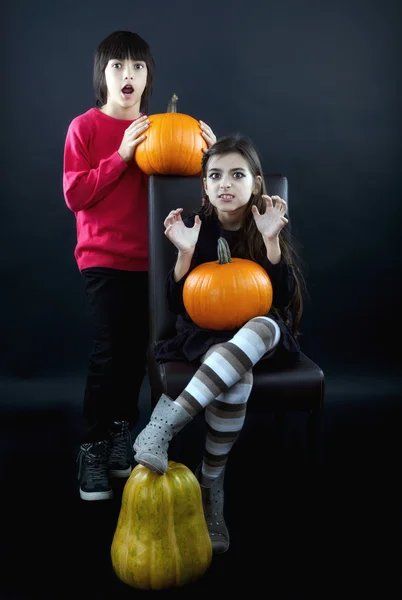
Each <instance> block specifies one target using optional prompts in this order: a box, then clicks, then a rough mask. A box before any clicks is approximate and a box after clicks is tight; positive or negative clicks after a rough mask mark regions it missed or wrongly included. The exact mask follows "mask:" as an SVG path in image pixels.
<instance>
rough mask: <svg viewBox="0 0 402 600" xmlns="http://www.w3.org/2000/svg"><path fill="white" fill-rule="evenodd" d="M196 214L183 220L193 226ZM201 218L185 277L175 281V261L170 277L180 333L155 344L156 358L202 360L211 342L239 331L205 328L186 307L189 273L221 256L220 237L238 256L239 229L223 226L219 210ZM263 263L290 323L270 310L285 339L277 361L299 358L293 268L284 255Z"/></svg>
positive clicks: (172, 306) (170, 296) (168, 282)
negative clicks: (274, 261) (291, 308)
mask: <svg viewBox="0 0 402 600" xmlns="http://www.w3.org/2000/svg"><path fill="white" fill-rule="evenodd" d="M194 218H195V215H194V214H193V215H190V216H188V217H185V218H184V219H183V222H184V224H185V225H186V226H187V227H192V226H193V225H194ZM201 219H202V225H201V229H200V233H199V236H198V241H197V244H196V247H195V251H194V255H193V258H192V261H191V266H190V269H189V271H188V273H187V274H186V276H184V277H182V279H181V280H180V281H178V282H175V280H174V277H173V272H174V266H175V265H173V266H172V268H171V270H170V271H169V273H168V276H167V278H166V287H165V293H166V302H167V304H168V307H169V310H170V311H171V312H172V313H174V314H176V315H177V319H176V332H177V335H175V336H174V337H172V338H170V339H167V340H161V341H159V342H157V343H156V344H155V347H154V350H153V351H154V354H155V358H156V360H157V361H158V362H160V363H162V362H166V361H186V362H193V361H195V362H199V360H200V357H201V356H203V355H204V354H205V352H207V350H208V349H209V347H210V346H212V345H213V344H218V343H223V342H227V341H228V340H230V339H231V338H232V337H233V336H234V334H235V333H236V332H237V331H238V329H234V330H232V331H228V330H226V331H215V330H211V329H202V328H201V327H198V325H196V324H195V323H194V321H192V319H191V318H190V317H189V315H188V314H187V312H186V309H185V308H184V304H183V286H184V282H185V280H186V278H187V276H188V274H189V273H190V272H191V271H192V270H193V269H194V268H195V267H196V266H197V265H199V264H201V263H205V262H210V261H216V260H217V247H218V238H219V237H223V238H225V239H226V241H227V242H228V244H229V248H230V251H231V253H232V257H233V258H235V257H236V250H235V246H236V243H237V239H238V235H239V232H238V231H227V230H225V229H223V227H222V225H221V224H220V222H219V220H218V218H217V217H216V215H215V214H213V215H211V216H209V217H205V216H202V217H201ZM260 264H261V266H262V267H263V268H264V269H265V270H266V272H267V273H268V276H269V277H270V279H271V283H272V288H273V300H272V305H273V306H274V307H276V308H277V309H281V310H282V312H284V313H285V320H286V324H285V320H284V319H282V318H280V317H278V316H276V315H275V316H274V315H273V314H272V312H269V313H267V315H266V316H269V317H271V318H272V319H273V320H275V321H276V322H277V323H278V326H279V328H280V330H281V339H280V342H279V344H278V346H277V348H276V350H275V354H274V357H275V362H276V361H278V360H279V362H280V363H282V364H289V363H294V362H297V361H298V360H299V357H300V346H299V343H298V341H297V340H296V339H295V338H294V336H293V335H292V331H291V325H292V318H291V313H290V311H289V310H286V307H287V306H288V304H289V302H290V299H291V294H292V289H293V277H292V275H291V272H290V269H289V268H288V266H287V264H286V263H285V261H284V260H283V258H282V260H281V261H280V262H279V263H278V264H276V265H273V264H272V263H271V262H270V261H269V260H268V259H265V260H264V261H263V262H261V263H260Z"/></svg>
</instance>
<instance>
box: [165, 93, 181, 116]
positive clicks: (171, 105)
mask: <svg viewBox="0 0 402 600" xmlns="http://www.w3.org/2000/svg"><path fill="white" fill-rule="evenodd" d="M178 99H179V98H178V97H177V96H176V94H173V96H172V97H171V99H170V100H169V104H168V108H167V112H168V113H171V112H172V113H175V112H177V106H176V104H177V101H178Z"/></svg>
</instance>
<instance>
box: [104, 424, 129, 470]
mask: <svg viewBox="0 0 402 600" xmlns="http://www.w3.org/2000/svg"><path fill="white" fill-rule="evenodd" d="M109 435H110V452H109V463H108V468H109V476H110V477H128V476H129V475H130V473H131V471H132V468H133V464H134V451H133V445H132V442H131V432H130V426H129V423H128V421H113V423H112V425H111V426H110V427H109Z"/></svg>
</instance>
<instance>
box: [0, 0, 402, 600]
mask: <svg viewBox="0 0 402 600" xmlns="http://www.w3.org/2000/svg"><path fill="white" fill-rule="evenodd" d="M400 21H401V9H400V5H399V3H398V2H396V1H392V0H385V1H383V2H378V1H377V2H376V1H374V0H366V1H364V0H349V1H345V0H340V1H339V2H319V1H318V0H305V1H304V2H299V1H298V0H284V1H281V2H275V3H274V2H269V1H267V2H262V0H249V1H248V2H241V1H239V0H234V1H232V2H228V1H223V2H211V1H209V0H207V1H204V2H199V3H194V4H192V3H190V2H186V1H183V0H178V1H177V2H175V3H170V2H161V1H157V2H156V1H151V0H150V1H149V2H146V3H136V2H128V3H112V2H105V1H104V0H98V2H96V3H95V2H89V1H88V0H81V1H79V2H78V1H77V0H74V1H72V2H65V3H57V2H51V1H50V0H44V1H42V2H28V1H27V0H15V1H14V2H13V3H12V4H11V3H9V4H8V5H3V8H2V47H3V52H2V64H3V89H2V105H3V110H2V117H3V118H2V135H1V137H2V160H1V172H2V177H1V187H2V189H1V209H2V210H1V215H2V218H1V219H0V240H1V253H0V265H1V271H0V273H1V294H0V332H1V334H0V377H1V382H2V385H1V387H0V394H1V417H2V419H1V422H2V437H1V440H2V442H1V443H2V451H3V452H2V454H3V457H4V459H5V460H4V469H3V475H4V477H3V484H2V490H3V492H2V493H3V494H4V496H5V503H6V505H7V508H8V509H9V510H10V517H9V518H8V517H7V516H6V520H7V521H8V522H9V523H10V522H12V521H13V520H14V519H15V520H16V524H15V528H14V529H13V527H11V528H10V533H9V534H8V530H7V534H6V535H5V537H4V551H5V553H6V554H7V556H8V559H9V566H8V567H7V569H6V577H5V579H4V580H3V582H4V589H5V592H4V594H5V595H4V598H20V597H21V598H31V597H41V598H45V597H46V598H47V597H49V598H60V597H61V596H62V593H63V585H65V583H66V580H68V581H69V582H70V584H71V586H72V588H74V589H77V593H78V591H79V590H80V589H81V590H84V593H85V597H88V598H92V597H94V598H103V597H105V598H106V597H108V598H109V597H117V596H116V594H118V593H121V594H122V597H123V594H124V593H125V592H126V590H124V592H123V591H121V588H119V587H118V585H117V584H115V582H113V583H111V582H112V581H113V580H112V578H111V579H110V581H109V579H108V582H109V583H108V585H109V587H108V585H106V584H105V583H104V582H102V579H101V578H102V573H103V572H104V568H103V571H102V568H101V567H99V569H97V568H96V564H97V563H96V560H95V559H93V560H92V561H90V564H91V568H93V569H94V570H93V572H90V573H87V572H86V570H85V561H88V556H91V552H93V549H94V544H93V542H91V537H90V532H91V531H92V533H93V532H94V531H101V529H102V519H103V517H102V518H99V520H98V518H97V516H96V515H97V514H98V513H99V514H100V511H102V510H106V509H105V508H104V507H99V506H97V507H87V506H85V507H80V508H78V503H77V501H76V499H75V494H76V490H73V487H74V482H75V472H74V469H75V464H74V460H75V451H76V448H75V442H76V439H75V437H74V436H75V435H76V427H78V426H77V425H76V423H77V419H79V418H80V415H79V410H80V403H81V396H82V388H83V382H84V374H85V366H86V357H87V353H88V349H89V333H88V323H87V319H86V307H85V298H84V293H83V288H82V284H81V280H80V276H79V273H78V271H77V268H76V264H75V261H74V258H73V250H74V245H75V221H74V215H73V214H72V213H71V212H70V211H69V210H68V209H67V207H66V205H65V203H64V199H63V194H62V160H63V146H64V139H65V135H66V132H67V128H68V125H69V123H70V121H71V120H72V119H73V118H74V117H75V116H76V115H78V114H80V113H82V112H84V111H86V110H87V109H88V108H90V107H91V106H93V104H94V96H93V89H92V65H93V55H94V51H95V48H96V46H97V45H98V43H99V42H100V41H101V40H102V39H103V38H104V37H105V36H106V35H108V34H109V33H111V32H112V31H114V30H116V29H129V30H132V31H136V32H138V33H139V34H140V35H141V36H143V37H144V38H145V39H146V40H147V41H148V42H149V44H150V45H151V48H152V51H153V54H154V57H155V61H156V68H157V70H156V78H155V85H154V93H153V96H152V100H151V106H150V111H149V113H150V114H151V113H156V112H164V111H165V110H166V107H167V102H168V100H169V98H170V97H171V95H172V94H173V93H176V94H177V95H178V97H179V105H178V108H179V111H180V112H185V113H188V114H191V115H192V116H194V117H195V118H197V119H202V120H204V121H205V122H207V123H208V124H209V125H210V126H211V127H212V129H213V130H214V132H215V133H216V135H217V136H219V135H223V134H227V133H231V132H234V131H240V132H241V133H244V134H246V135H248V136H249V137H251V138H252V139H253V140H254V142H255V143H256V145H257V147H258V149H259V151H260V155H261V157H262V161H263V165H264V169H265V171H266V172H275V173H278V172H281V173H283V174H285V175H286V176H287V177H288V180H289V198H290V215H291V219H292V223H293V231H294V233H295V234H296V236H297V238H298V239H299V241H300V243H301V246H302V257H303V259H304V262H305V264H306V280H307V287H308V290H309V297H308V299H307V300H306V307H305V314H304V320H303V337H302V345H303V349H304V351H305V352H306V353H307V354H308V355H309V356H310V357H311V358H312V359H313V360H315V361H316V362H317V363H318V364H319V365H320V366H321V367H322V368H323V370H324V373H325V374H326V376H327V402H326V407H325V410H324V438H323V446H324V450H325V462H324V479H325V482H326V486H327V487H326V490H327V491H326V493H325V499H326V502H327V504H326V505H325V504H324V509H325V510H324V509H323V510H324V514H325V515H326V517H325V519H324V522H325V526H323V527H321V529H320V531H321V532H322V533H323V537H322V540H321V543H324V544H325V552H329V554H331V552H332V551H333V552H334V554H333V556H332V555H331V558H328V561H325V560H324V563H325V565H326V567H327V568H329V571H328V572H327V571H325V572H327V573H329V575H328V574H327V576H326V579H325V582H326V583H324V584H323V585H326V584H328V590H329V589H330V588H331V589H332V588H333V586H335V585H336V584H337V582H338V584H339V585H341V584H340V583H339V582H340V581H343V577H344V576H345V577H346V575H345V573H348V574H349V575H350V574H351V573H354V568H355V566H354V562H353V557H354V556H356V555H357V556H363V557H364V560H365V561H366V562H365V565H366V567H365V568H363V567H362V570H361V571H358V573H359V575H356V577H355V580H354V581H355V586H356V589H357V590H358V589H359V585H360V586H361V585H363V582H364V581H366V583H367V586H368V588H370V587H371V589H372V588H373V585H374V581H373V579H372V578H373V577H374V578H375V582H376V583H378V585H379V589H385V588H381V586H386V587H387V586H388V587H387V589H389V590H391V588H392V591H389V592H387V593H385V592H384V595H383V597H384V598H387V599H388V598H396V597H398V594H397V593H396V592H395V591H394V590H395V589H396V587H395V585H396V580H397V579H398V578H399V576H398V573H399V571H395V570H394V569H393V564H394V563H393V560H394V559H396V557H399V558H400V536H399V528H400V517H399V515H400V512H399V505H400V496H399V495H398V494H397V493H396V489H397V487H398V484H399V482H400V473H401V465H400V453H401V443H400V438H401V385H400V383H401V378H400V374H401V352H400V338H401V318H400V306H401V301H402V295H401V260H400V257H401V246H400V235H401V234H400V227H401V218H400V214H401V211H400V202H401V194H400V183H401V169H400V164H399V160H400V155H401V153H400V150H401V141H400V140H401V138H400V135H399V124H400V100H399V99H400V95H399V90H400V82H401V68H400V50H401V41H400ZM146 385H147V384H146V382H145V383H144V395H143V400H142V402H143V416H144V419H146V416H147V414H148V411H149V396H148V393H147V388H146ZM346 481H347V482H348V483H347V484H346ZM328 486H330V487H328ZM328 490H331V491H328ZM333 493H337V494H339V496H338V495H337V496H336V498H337V499H336V500H335V499H334V498H335V497H334V496H333ZM345 494H346V495H347V496H349V498H350V500H349V502H350V504H349V503H348V502H347V501H346V499H345V498H346V496H345ZM340 498H341V499H340ZM378 498H379V499H378ZM332 500H333V502H332ZM296 504H297V502H296ZM116 506H117V505H116ZM116 506H115V509H116ZM62 507H63V508H62ZM53 509H54V511H55V512H54V514H53V515H52V516H51V510H53ZM90 510H92V512H90ZM80 511H81V512H80ZM82 511H85V515H86V516H84V513H83V512H82ZM351 511H352V512H351ZM87 513H88V514H89V515H91V516H90V517H88V516H87ZM4 514H5V515H7V514H8V513H7V512H6V513H4ZM290 514H293V515H294V514H295V512H294V511H292V508H290ZM320 514H321V513H320ZM38 515H39V517H37V516H38ZM94 515H95V516H94ZM327 517H328V518H327ZM88 518H89V519H93V525H92V527H93V530H91V528H90V527H89V529H88V530H87V531H86V532H85V524H88V520H87V519H88ZM300 519H301V521H300V522H303V518H302V517H300ZM66 520H70V521H71V522H73V523H74V522H75V523H76V525H77V527H76V530H74V529H73V531H77V532H79V535H78V534H77V535H76V534H75V533H72V532H71V531H72V530H71V529H70V528H69V526H67V525H66ZM70 521H69V522H70ZM113 524H114V521H113V518H112V519H111V520H110V521H109V531H113ZM98 525H99V529H98ZM87 526H88V525H87ZM328 527H329V530H328ZM356 527H357V529H356ZM106 530H107V527H106ZM296 530H297V526H296V525H295V521H294V520H291V525H289V527H288V529H287V535H288V536H289V535H290V536H291V533H290V532H294V531H296ZM13 531H14V534H13V533H12V532H13ZM327 531H328V534H327ZM83 532H85V533H83ZM278 536H279V538H281V539H283V538H282V536H281V534H280V533H278ZM40 538H42V539H44V540H45V545H46V549H45V550H44V551H43V550H39V549H38V543H39V541H40ZM66 538H67V539H70V542H71V544H72V545H71V549H70V550H69V551H68V553H67V551H64V542H65V539H66ZM331 538H332V539H331ZM323 540H324V541H323ZM374 540H376V541H374ZM332 541H333V543H332ZM241 543H245V542H241ZM96 545H98V547H99V544H95V546H96ZM300 547H301V548H302V544H301V546H300ZM248 550H249V549H246V552H248ZM242 551H244V548H242ZM43 552H44V554H43ZM233 552H234V551H233ZM325 552H324V551H323V552H322V553H321V552H318V553H317V556H318V555H319V556H320V557H321V558H323V555H325ZM345 552H346V554H347V556H348V557H349V558H350V562H348V566H345V563H344V562H342V561H339V557H341V556H345ZM58 553H59V556H60V560H58ZM77 553H78V554H77ZM106 554H107V553H106ZM106 554H105V556H106ZM74 556H75V557H76V558H75V560H74ZM77 556H78V558H77ZM227 556H228V558H227V559H226V560H227V561H228V562H227V565H228V566H227V567H226V570H227V572H226V574H225V578H226V579H225V581H226V583H225V585H227V586H229V583H228V577H229V574H230V576H231V577H232V578H235V576H236V574H235V573H233V569H232V568H231V567H229V565H230V564H231V563H230V554H228V555H227ZM239 556H240V555H239ZM260 556H261V555H260ZM281 556H282V555H281ZM302 556H303V551H301V553H300V555H299V554H297V553H295V561H294V562H293V563H291V564H290V565H289V571H290V573H291V572H292V569H293V570H294V568H295V565H296V564H298V560H300V558H301V557H302ZM315 558H317V557H316V556H315ZM237 559H238V560H239V565H240V564H243V567H244V569H245V571H246V572H247V569H248V568H250V569H251V566H250V567H246V566H245V563H244V560H245V558H244V557H240V558H238V556H237V555H236V556H235V558H234V560H237ZM278 560H279V559H278ZM281 560H282V559H281ZM106 562H107V561H106ZM279 562H280V564H281V566H282V567H283V568H284V572H285V571H287V570H286V569H285V562H286V558H285V554H284V555H283V562H281V561H279ZM324 563H320V565H321V566H320V569H318V567H317V564H318V563H315V564H316V566H314V565H313V564H312V565H310V571H308V572H309V576H308V577H305V578H302V580H301V583H300V586H299V587H297V578H296V581H293V583H294V585H295V588H297V590H298V591H297V592H295V596H294V597H295V598H302V597H304V591H305V590H306V586H307V585H308V586H310V585H312V581H315V582H317V581H318V579H317V577H319V572H321V573H323V571H322V569H323V564H324ZM380 563H381V568H380V566H379V565H380ZM7 564H8V563H7ZM87 564H88V563H87ZM219 564H222V561H221V563H219ZM235 564H237V563H235ZM250 564H251V563H250ZM303 564H304V563H303ZM399 564H400V563H399ZM18 565H19V566H18ZM330 565H331V566H330ZM335 565H337V566H336V568H335ZM340 565H341V566H340ZM342 565H343V566H342ZM382 567H384V568H385V569H386V573H387V575H383V573H384V572H385V571H384V570H383V568H382ZM236 568H237V567H236ZM264 568H265V567H264ZM267 568H268V567H267ZM306 568H307V567H306ZM334 568H335V571H334V570H333V569H334ZM398 569H399V570H400V568H399V567H398ZM235 570H236V569H235ZM24 571H25V573H26V576H25V577H24ZM224 572H225V571H224V570H223V571H222V573H224ZM276 572H278V571H276ZM281 572H282V571H281ZM304 572H305V571H304ZM290 573H289V578H291V574H290ZM360 573H361V576H360ZM7 574H8V577H7ZM78 574H79V575H80V577H81V576H82V578H83V581H84V582H85V581H86V583H84V584H82V583H81V584H78V583H77V584H76V586H77V587H76V588H75V587H74V585H75V584H73V582H75V575H76V576H77V577H78ZM380 574H381V575H380ZM215 575H216V579H215V578H214V582H217V583H214V586H217V589H222V590H224V589H226V588H225V585H224V584H223V583H222V577H223V575H222V577H220V572H219V570H216V573H215V572H214V577H215ZM253 577H254V579H253ZM253 577H251V578H250V581H249V582H248V584H247V585H248V586H251V587H252V583H253V581H254V582H255V581H256V580H258V578H256V576H255V575H253ZM271 577H272V573H271ZM64 578H65V579H64ZM99 578H100V579H99ZM370 578H371V579H370ZM229 579H230V577H229ZM273 579H274V580H275V581H276V579H275V578H273ZM277 579H278V581H279V579H280V578H279V577H278V578H277ZM234 580H236V579H234ZM77 581H78V579H77ZM264 584H266V585H267V594H268V593H271V592H272V590H270V587H269V586H270V576H269V575H267V578H266V580H264ZM82 585H83V586H84V587H81V588H80V586H82ZM113 585H116V586H117V587H116V588H114V587H113ZM208 585H209V584H208ZM208 585H206V587H208ZM210 585H211V589H214V586H213V585H212V583H211V584H210ZM317 585H318V584H317ZM59 586H60V588H59ZM220 586H221V587H220ZM208 589H209V588H208ZM227 589H229V587H228V588H227ZM283 589H286V586H285V588H283ZM118 590H120V592H119V591H118ZM129 592H130V593H132V594H134V593H135V592H133V591H132V590H129ZM91 593H93V595H91ZM126 593H127V592H126ZM130 593H127V597H130ZM283 593H284V596H283V597H288V596H286V595H285V592H283ZM103 594H105V595H103ZM323 595H328V594H327V592H326V593H325V594H323ZM119 597H120V596H119ZM124 597H126V596H124ZM273 597H276V598H278V597H279V593H278V592H276V596H275V595H274V596H273Z"/></svg>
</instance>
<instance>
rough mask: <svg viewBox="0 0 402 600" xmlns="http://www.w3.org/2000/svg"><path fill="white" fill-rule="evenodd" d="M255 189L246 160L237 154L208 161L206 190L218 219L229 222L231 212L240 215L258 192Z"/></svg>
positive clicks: (216, 157)
mask: <svg viewBox="0 0 402 600" xmlns="http://www.w3.org/2000/svg"><path fill="white" fill-rule="evenodd" d="M258 179H261V178H260V177H258ZM256 187H257V186H256V182H255V180H254V178H253V175H252V173H251V171H250V167H249V165H248V162H247V160H246V159H245V158H244V157H243V156H242V155H241V154H239V153H238V152H231V153H229V154H223V155H221V156H219V155H217V156H212V157H211V158H210V159H209V161H208V166H207V176H206V177H205V178H204V189H205V191H206V193H207V194H208V197H209V200H210V202H211V204H212V205H213V206H214V207H215V209H216V211H217V213H218V218H220V217H221V216H222V217H223V218H224V219H225V218H226V219H227V217H228V216H229V215H230V213H234V214H237V213H238V214H241V213H242V212H243V210H242V209H243V208H244V207H245V206H246V204H247V203H248V201H249V200H250V197H251V195H252V194H253V193H255V192H256V191H257V190H256ZM233 216H234V215H233Z"/></svg>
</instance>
